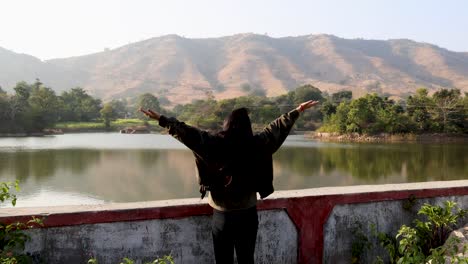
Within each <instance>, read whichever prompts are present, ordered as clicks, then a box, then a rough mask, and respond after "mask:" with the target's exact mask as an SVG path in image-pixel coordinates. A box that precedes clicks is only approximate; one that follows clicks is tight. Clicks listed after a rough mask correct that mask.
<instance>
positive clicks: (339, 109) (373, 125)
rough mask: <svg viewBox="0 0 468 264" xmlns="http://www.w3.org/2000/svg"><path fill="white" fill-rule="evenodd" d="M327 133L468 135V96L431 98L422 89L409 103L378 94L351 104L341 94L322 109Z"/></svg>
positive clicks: (445, 92) (446, 92)
mask: <svg viewBox="0 0 468 264" xmlns="http://www.w3.org/2000/svg"><path fill="white" fill-rule="evenodd" d="M322 113H323V125H322V127H321V128H320V130H321V131H325V132H338V133H342V134H343V133H354V132H356V133H360V134H363V133H364V134H376V133H392V134H395V133H417V134H421V133H468V119H467V117H468V96H467V93H465V95H464V96H462V95H461V92H460V90H459V89H440V90H439V91H436V92H435V93H434V94H433V95H432V96H429V93H428V90H427V89H424V88H421V89H418V90H417V91H416V93H415V94H414V95H412V96H409V97H408V98H407V100H401V101H398V102H396V101H394V100H391V99H388V98H386V97H380V96H378V95H377V94H375V93H374V94H367V95H365V96H364V97H361V98H357V99H354V100H351V94H350V93H349V92H339V93H337V94H334V95H333V96H332V97H331V98H328V99H327V100H326V101H325V102H324V103H323V105H322Z"/></svg>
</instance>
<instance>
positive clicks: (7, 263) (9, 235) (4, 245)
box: [0, 181, 42, 264]
mask: <svg viewBox="0 0 468 264" xmlns="http://www.w3.org/2000/svg"><path fill="white" fill-rule="evenodd" d="M13 190H15V191H17V192H18V191H19V184H18V181H15V182H2V183H0V201H1V202H2V203H3V202H7V201H10V202H11V204H12V205H13V206H15V205H16V200H17V198H16V194H14V193H13ZM35 225H42V219H39V218H36V217H33V218H32V219H31V220H29V221H28V222H26V223H20V222H17V223H12V224H5V223H0V263H1V264H20V263H32V258H31V257H30V256H28V255H25V254H23V251H24V247H25V244H26V242H27V241H28V240H29V239H30V237H29V236H28V235H26V234H25V233H24V231H23V230H24V229H27V228H33V227H34V226H35Z"/></svg>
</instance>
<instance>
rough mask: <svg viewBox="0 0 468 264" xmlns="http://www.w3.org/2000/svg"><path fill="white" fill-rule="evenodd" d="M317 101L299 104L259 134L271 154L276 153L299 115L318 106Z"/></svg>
mask: <svg viewBox="0 0 468 264" xmlns="http://www.w3.org/2000/svg"><path fill="white" fill-rule="evenodd" d="M318 103H319V101H313V100H310V101H307V102H304V103H301V104H300V105H299V106H298V107H296V108H295V109H294V110H292V111H290V112H289V113H286V114H283V115H281V116H280V117H278V118H277V119H275V120H274V121H272V122H271V123H270V124H269V125H268V126H266V127H265V128H264V129H263V131H262V132H261V133H260V134H259V137H260V138H261V139H262V140H263V141H264V143H265V144H266V145H268V148H269V149H270V151H271V153H274V152H276V151H277V150H278V149H279V147H281V145H282V144H283V142H284V140H286V137H287V136H288V135H289V132H290V131H291V128H292V126H293V125H294V123H295V122H296V120H297V118H298V117H299V115H300V113H302V112H304V111H305V110H307V109H309V108H311V107H313V106H314V105H316V104H318Z"/></svg>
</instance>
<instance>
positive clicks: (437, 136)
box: [304, 131, 468, 143]
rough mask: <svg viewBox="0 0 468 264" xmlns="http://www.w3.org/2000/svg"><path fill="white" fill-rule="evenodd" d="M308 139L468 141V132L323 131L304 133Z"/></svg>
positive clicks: (340, 140) (381, 141)
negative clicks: (374, 133) (366, 132)
mask: <svg viewBox="0 0 468 264" xmlns="http://www.w3.org/2000/svg"><path fill="white" fill-rule="evenodd" d="M304 137H305V138H307V139H314V140H320V141H331V142H379V143H385V142H388V143H398V142H432V143H434V142H440V143H452V142H468V135H466V134H443V133H431V134H388V133H381V134H377V135H366V134H358V133H349V134H339V133H323V132H314V131H312V132H308V133H305V134H304Z"/></svg>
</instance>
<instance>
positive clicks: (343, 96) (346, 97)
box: [331, 91, 353, 104]
mask: <svg viewBox="0 0 468 264" xmlns="http://www.w3.org/2000/svg"><path fill="white" fill-rule="evenodd" d="M352 98H353V92H352V91H339V92H336V93H333V94H332V96H331V101H332V102H333V103H336V104H339V103H341V102H343V101H351V99H352Z"/></svg>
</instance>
